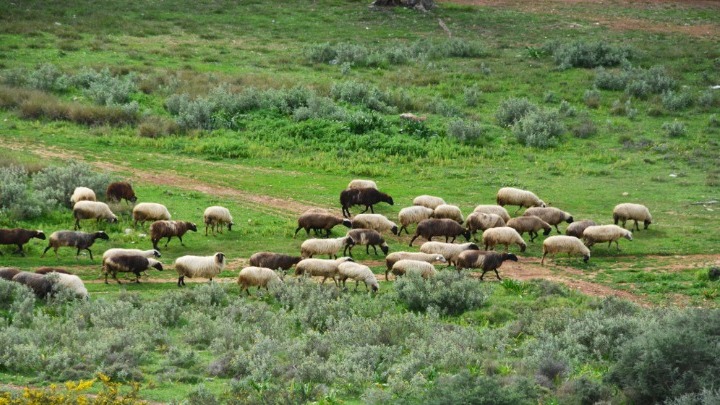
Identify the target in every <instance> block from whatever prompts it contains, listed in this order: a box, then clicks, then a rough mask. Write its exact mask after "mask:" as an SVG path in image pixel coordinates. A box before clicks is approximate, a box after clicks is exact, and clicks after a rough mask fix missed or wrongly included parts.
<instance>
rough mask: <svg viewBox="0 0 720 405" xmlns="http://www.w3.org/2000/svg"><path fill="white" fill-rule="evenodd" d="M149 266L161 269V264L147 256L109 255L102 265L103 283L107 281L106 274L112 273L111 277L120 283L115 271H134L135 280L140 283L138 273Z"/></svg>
mask: <svg viewBox="0 0 720 405" xmlns="http://www.w3.org/2000/svg"><path fill="white" fill-rule="evenodd" d="M150 267H152V268H155V269H158V270H160V271H162V270H163V266H162V264H161V263H160V262H159V261H157V260H155V259H152V258H147V257H143V256H138V255H115V256H110V257H108V258H107V259H106V260H105V263H104V265H103V271H104V272H105V284H107V283H108V280H107V278H108V274H112V277H113V279H115V281H117V282H118V284H122V283H121V282H120V280H118V278H117V273H118V272H121V273H134V274H135V282H136V283H140V273H142V272H143V271H145V270H147V269H149V268H150Z"/></svg>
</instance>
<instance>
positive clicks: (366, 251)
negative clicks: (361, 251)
mask: <svg viewBox="0 0 720 405" xmlns="http://www.w3.org/2000/svg"><path fill="white" fill-rule="evenodd" d="M373 249H375V246H373ZM365 254H367V255H369V254H370V245H365ZM375 254H376V255H377V250H376V251H375Z"/></svg>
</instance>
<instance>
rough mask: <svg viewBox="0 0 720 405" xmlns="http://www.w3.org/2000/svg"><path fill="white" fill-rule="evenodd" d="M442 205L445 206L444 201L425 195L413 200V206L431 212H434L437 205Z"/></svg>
mask: <svg viewBox="0 0 720 405" xmlns="http://www.w3.org/2000/svg"><path fill="white" fill-rule="evenodd" d="M442 204H445V200H443V199H442V198H440V197H435V196H432V195H427V194H423V195H419V196H417V197H415V199H413V205H421V206H423V207H427V208H430V209H432V210H434V209H435V208H436V207H437V206H438V205H442Z"/></svg>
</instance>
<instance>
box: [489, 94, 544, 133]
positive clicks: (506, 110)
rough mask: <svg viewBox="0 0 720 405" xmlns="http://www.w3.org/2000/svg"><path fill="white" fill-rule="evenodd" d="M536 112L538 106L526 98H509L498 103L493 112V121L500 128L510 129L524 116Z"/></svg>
mask: <svg viewBox="0 0 720 405" xmlns="http://www.w3.org/2000/svg"><path fill="white" fill-rule="evenodd" d="M537 110H538V106H537V105H535V104H533V103H531V102H530V100H528V99H527V98H509V99H507V100H504V101H503V102H502V103H500V106H499V107H498V109H497V111H496V112H495V119H496V120H497V122H498V124H500V126H503V127H510V126H513V125H514V124H515V123H516V122H518V121H519V120H520V119H521V118H522V117H524V116H525V115H527V114H529V113H531V112H534V111H537Z"/></svg>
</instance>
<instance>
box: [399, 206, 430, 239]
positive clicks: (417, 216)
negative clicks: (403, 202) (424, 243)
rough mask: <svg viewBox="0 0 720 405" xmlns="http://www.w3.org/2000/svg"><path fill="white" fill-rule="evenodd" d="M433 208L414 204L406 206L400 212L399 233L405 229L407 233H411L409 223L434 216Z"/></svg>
mask: <svg viewBox="0 0 720 405" xmlns="http://www.w3.org/2000/svg"><path fill="white" fill-rule="evenodd" d="M432 216H433V209H432V208H428V207H423V206H422V205H413V206H412V207H405V208H403V209H401V210H400V212H399V213H398V222H400V225H401V226H400V229H399V230H398V235H399V234H401V233H402V231H403V229H404V230H405V233H406V234H408V235H410V232H408V230H407V227H408V225H412V224H417V223H420V221H422V220H423V219H428V218H432Z"/></svg>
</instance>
